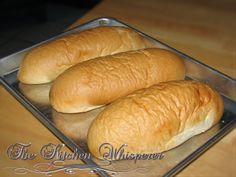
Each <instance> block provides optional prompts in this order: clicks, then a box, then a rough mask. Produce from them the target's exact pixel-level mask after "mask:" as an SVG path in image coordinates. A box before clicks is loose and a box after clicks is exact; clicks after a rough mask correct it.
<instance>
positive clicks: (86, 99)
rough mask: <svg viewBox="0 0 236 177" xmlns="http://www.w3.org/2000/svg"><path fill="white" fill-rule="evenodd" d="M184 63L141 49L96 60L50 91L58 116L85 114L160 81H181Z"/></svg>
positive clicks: (64, 76) (78, 67) (82, 65)
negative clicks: (61, 114)
mask: <svg viewBox="0 0 236 177" xmlns="http://www.w3.org/2000/svg"><path fill="white" fill-rule="evenodd" d="M184 75H185V67H184V63H183V60H182V59H181V58H179V57H178V56H177V55H175V54H173V53H171V52H170V51H167V50H164V49H158V48H149V49H141V50H138V51H129V52H124V53H119V54H115V55H110V56H105V57H100V58H96V59H93V60H89V61H85V62H82V63H80V64H77V65H75V66H73V67H71V68H69V69H68V70H66V71H65V72H64V73H62V74H61V75H60V76H59V77H58V78H57V79H56V80H55V81H54V83H53V85H52V87H51V90H50V95H49V97H50V98H49V99H50V103H51V105H52V107H53V108H54V109H56V110H57V111H58V112H64V113H75V112H85V111H89V110H92V109H95V108H97V107H100V106H103V105H106V104H108V103H110V102H112V101H114V100H116V99H117V98H119V97H122V96H125V95H128V94H129V93H131V92H133V91H135V90H138V89H142V88H147V87H149V86H151V85H154V84H157V83H159V82H163V81H169V80H179V79H183V78H184Z"/></svg>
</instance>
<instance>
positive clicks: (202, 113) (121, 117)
mask: <svg viewBox="0 0 236 177" xmlns="http://www.w3.org/2000/svg"><path fill="white" fill-rule="evenodd" d="M222 113H223V101H222V98H221V96H220V95H219V94H218V93H217V92H216V91H214V90H213V89H212V88H210V87H209V86H208V85H206V84H203V83H201V82H197V81H170V82H163V83H160V84H157V85H154V86H152V87H149V88H146V89H141V90H139V91H136V92H134V93H132V94H130V95H128V96H126V97H123V98H120V99H118V100H116V101H115V102H113V103H111V104H110V105H108V106H107V107H106V108H105V109H104V110H103V111H102V112H101V113H100V114H99V115H98V116H97V117H96V119H95V120H94V121H93V122H92V124H91V126H90V128H89V132H88V147H89V149H90V152H91V153H92V154H93V155H94V156H95V157H97V158H103V155H107V154H106V153H108V149H105V148H102V147H101V145H102V144H103V143H109V144H111V145H112V146H113V150H114V151H115V149H117V150H119V148H120V147H121V146H122V145H124V144H126V147H125V148H124V154H125V153H127V152H129V153H130V154H131V153H134V154H143V153H145V154H149V153H159V152H163V151H167V150H169V149H172V148H174V147H176V146H178V145H180V144H181V143H183V142H185V141H186V140H188V139H189V138H191V137H192V136H194V135H197V134H200V133H202V132H204V131H206V130H208V129H209V128H211V127H212V126H213V125H214V124H216V123H217V122H218V121H219V120H220V118H221V116H222ZM100 147H101V148H100ZM114 151H113V152H114ZM113 155H114V154H113ZM111 160H115V159H111Z"/></svg>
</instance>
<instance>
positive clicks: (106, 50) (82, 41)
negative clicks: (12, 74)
mask: <svg viewBox="0 0 236 177" xmlns="http://www.w3.org/2000/svg"><path fill="white" fill-rule="evenodd" d="M145 47H146V43H145V42H144V40H143V38H142V37H141V36H140V35H139V34H138V33H136V32H135V31H133V30H131V29H128V28H125V27H105V26H104V27H96V28H92V29H89V30H85V31H82V32H78V33H73V34H70V35H68V36H65V37H62V38H59V39H57V40H54V41H51V42H48V43H46V44H43V45H40V46H38V47H36V48H34V49H32V50H31V51H30V52H29V53H28V54H27V55H26V56H25V57H24V59H23V61H22V63H21V65H20V69H19V72H18V79H19V80H20V81H21V82H23V83H27V84H40V83H46V82H51V81H52V80H54V79H55V78H56V77H57V76H58V75H59V74H61V73H62V72H63V71H65V70H66V69H67V68H69V67H71V66H73V65H75V64H77V63H79V62H82V61H85V60H89V59H92V58H95V57H100V56H105V55H110V54H114V53H118V52H124V51H128V50H136V49H141V48H145Z"/></svg>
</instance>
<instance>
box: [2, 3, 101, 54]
mask: <svg viewBox="0 0 236 177" xmlns="http://www.w3.org/2000/svg"><path fill="white" fill-rule="evenodd" d="M99 1H100V0H1V1H0V25H1V26H0V58H2V57H4V56H7V55H9V54H11V53H14V52H16V51H19V50H22V49H24V48H26V47H29V46H31V45H33V44H35V43H38V42H40V41H43V40H45V39H48V38H49V37H51V36H54V35H56V34H59V33H60V32H62V31H63V30H65V29H66V28H67V27H68V26H69V25H71V24H72V23H73V22H74V21H76V20H77V19H79V18H80V17H81V16H83V15H84V14H85V13H86V12H87V11H88V10H90V9H92V8H93V7H94V6H95V5H96V4H97V3H99Z"/></svg>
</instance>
